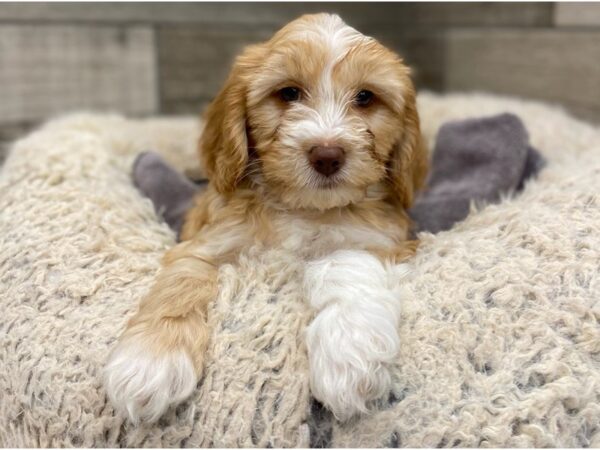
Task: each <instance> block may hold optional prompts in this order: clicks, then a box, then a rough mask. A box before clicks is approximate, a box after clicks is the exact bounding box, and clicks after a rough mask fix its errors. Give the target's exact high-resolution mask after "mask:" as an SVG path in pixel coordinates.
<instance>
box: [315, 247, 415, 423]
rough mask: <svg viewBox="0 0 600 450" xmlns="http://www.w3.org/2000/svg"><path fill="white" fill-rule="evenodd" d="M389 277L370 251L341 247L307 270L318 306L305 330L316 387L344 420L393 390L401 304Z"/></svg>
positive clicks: (364, 409) (324, 401) (402, 268)
mask: <svg viewBox="0 0 600 450" xmlns="http://www.w3.org/2000/svg"><path fill="white" fill-rule="evenodd" d="M406 267H407V266H398V269H396V270H395V272H396V273H395V274H394V275H398V273H399V271H402V270H404V271H406ZM390 281H391V277H389V276H388V272H387V271H386V269H385V267H384V266H383V265H382V264H381V262H380V261H379V260H378V259H377V258H375V257H374V256H373V255H371V254H370V253H368V252H365V251H338V252H335V253H333V254H331V255H329V256H327V257H326V258H323V259H320V260H318V261H314V262H311V263H309V265H308V267H307V268H306V272H305V278H304V288H305V292H306V294H307V298H308V301H309V302H310V305H311V306H312V307H314V308H315V309H317V310H319V313H318V314H317V316H316V317H315V319H314V320H313V322H312V323H311V324H310V326H309V327H308V329H307V334H306V341H307V346H308V353H309V360H310V372H311V374H310V375H311V389H312V393H313V395H314V396H315V397H316V398H317V399H318V400H320V401H321V402H322V403H323V404H324V405H325V406H327V407H328V408H329V409H330V410H331V411H332V412H333V413H334V415H335V416H336V417H337V418H338V419H339V420H342V421H343V420H347V419H349V418H350V417H352V416H353V415H355V414H357V413H359V412H367V411H368V408H367V403H368V401H370V400H374V399H376V398H379V397H381V396H383V395H384V394H385V393H386V392H388V391H389V388H390V375H389V372H388V368H387V367H386V366H387V364H389V363H391V362H392V361H393V360H394V358H395V357H396V355H397V353H398V349H399V345H400V342H399V339H398V331H397V328H398V322H399V319H400V302H399V299H398V295H397V292H396V291H395V290H394V289H393V288H392V286H391V283H390Z"/></svg>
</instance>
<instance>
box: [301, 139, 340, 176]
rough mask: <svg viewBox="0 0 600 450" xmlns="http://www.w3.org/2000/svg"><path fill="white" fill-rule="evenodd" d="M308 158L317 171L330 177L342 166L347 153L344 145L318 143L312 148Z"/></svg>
mask: <svg viewBox="0 0 600 450" xmlns="http://www.w3.org/2000/svg"><path fill="white" fill-rule="evenodd" d="M308 160H309V161H310V164H311V166H312V167H313V168H314V169H315V170H316V171H317V172H319V173H320V174H322V175H325V176H326V177H329V176H331V175H333V174H334V173H336V172H337V171H338V170H340V169H341V168H342V166H343V165H344V162H345V161H346V153H345V152H344V149H343V148H342V147H329V146H322V145H316V146H314V147H313V148H311V149H310V152H309V153H308Z"/></svg>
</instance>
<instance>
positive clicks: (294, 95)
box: [279, 86, 300, 102]
mask: <svg viewBox="0 0 600 450" xmlns="http://www.w3.org/2000/svg"><path fill="white" fill-rule="evenodd" d="M279 97H280V98H281V100H283V101H284V102H295V101H296V100H299V99H300V89H298V88H295V87H291V86H289V87H284V88H283V89H281V90H280V91H279Z"/></svg>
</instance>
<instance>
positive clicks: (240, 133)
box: [198, 48, 251, 194]
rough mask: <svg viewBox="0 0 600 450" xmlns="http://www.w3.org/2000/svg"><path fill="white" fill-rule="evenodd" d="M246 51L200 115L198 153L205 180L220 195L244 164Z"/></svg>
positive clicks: (239, 174)
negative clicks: (202, 115) (212, 184)
mask: <svg viewBox="0 0 600 450" xmlns="http://www.w3.org/2000/svg"><path fill="white" fill-rule="evenodd" d="M249 53H251V48H248V49H247V50H246V51H245V52H244V54H243V55H241V56H239V57H238V58H237V59H236V61H235V64H234V66H233V69H232V70H231V73H230V74H229V77H228V78H227V81H226V82H225V85H224V86H223V88H222V89H221V91H220V92H219V94H218V95H217V97H216V98H215V99H214V100H213V101H212V102H211V103H210V105H209V106H208V108H207V110H206V113H205V115H204V119H205V126H204V130H203V131H202V136H201V137H200V145H199V148H198V150H199V153H200V158H201V160H202V161H203V163H204V168H205V169H206V172H207V174H208V178H209V180H210V181H211V182H212V183H214V186H215V188H216V190H217V191H218V192H220V193H222V194H224V193H227V192H232V191H233V190H234V189H235V187H236V186H237V183H238V181H239V180H240V178H241V177H242V175H243V174H244V171H245V169H246V165H247V164H248V137H247V135H246V96H247V91H248V71H249V70H250V68H251V64H250V58H249Z"/></svg>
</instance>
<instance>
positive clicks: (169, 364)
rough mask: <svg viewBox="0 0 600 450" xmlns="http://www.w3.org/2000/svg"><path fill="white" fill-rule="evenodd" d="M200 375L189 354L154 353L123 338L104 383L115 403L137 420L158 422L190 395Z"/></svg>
mask: <svg viewBox="0 0 600 450" xmlns="http://www.w3.org/2000/svg"><path fill="white" fill-rule="evenodd" d="M196 382H197V377H196V373H195V371H194V366H193V363H192V361H191V359H190V358H189V356H188V355H187V354H185V353H183V352H170V353H166V354H165V355H163V356H160V357H157V356H154V355H151V354H150V353H149V352H148V351H147V350H146V349H145V348H144V346H143V344H140V342H137V341H135V340H132V339H128V340H125V341H123V342H120V343H119V344H118V346H117V347H116V348H115V349H114V350H113V352H112V353H111V355H110V357H109V360H108V363H107V365H106V367H105V369H104V384H105V387H106V391H107V393H108V396H109V398H110V400H111V401H112V403H113V405H116V406H117V408H118V409H120V410H121V411H122V412H124V413H125V414H127V415H128V416H129V418H130V419H131V421H132V422H133V423H139V422H140V421H144V422H154V421H156V420H157V419H158V418H159V417H160V416H161V415H162V414H163V413H164V412H165V411H166V410H167V408H168V407H169V406H170V405H172V404H175V403H179V402H181V401H183V400H184V399H185V398H187V397H188V396H189V395H190V394H191V393H192V391H193V390H194V388H195V387H196Z"/></svg>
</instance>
